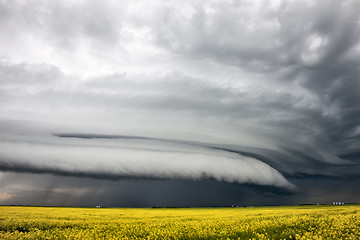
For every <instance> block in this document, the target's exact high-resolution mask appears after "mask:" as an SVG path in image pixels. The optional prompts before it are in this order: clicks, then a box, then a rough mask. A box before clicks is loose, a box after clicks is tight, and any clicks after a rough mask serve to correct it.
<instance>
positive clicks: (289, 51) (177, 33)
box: [0, 0, 360, 201]
mask: <svg viewBox="0 0 360 240" xmlns="http://www.w3.org/2000/svg"><path fill="white" fill-rule="evenodd" d="M357 9H359V3H358V2H357V1H352V0H350V1H332V2H327V1H317V2H311V1H292V2H287V1H286V2H285V1H270V2H269V1H266V2H265V1H256V2H251V3H250V2H247V3H236V2H231V1H209V2H206V3H203V2H197V1H195V2H194V1H191V2H190V1H189V2H187V1H184V2H181V3H178V2H175V1H170V2H166V3H165V2H161V1H152V2H151V3H148V2H143V1H136V2H131V3H118V2H107V3H106V4H104V3H100V2H98V1H95V2H91V3H87V2H74V3H68V2H61V3H53V2H48V1H36V2H33V3H31V4H30V3H24V2H21V1H2V2H1V3H0V13H1V14H0V16H1V17H0V18H1V21H0V28H1V29H2V31H4V32H6V34H2V35H3V36H4V37H2V38H1V39H0V45H1V46H2V47H1V49H0V57H1V58H0V60H1V61H0V83H1V85H0V94H1V102H2V104H1V107H0V123H1V133H2V134H1V135H2V137H1V148H0V149H1V154H0V159H1V169H2V170H3V171H14V172H33V173H35V172H37V173H52V174H61V175H67V176H70V175H71V176H82V177H93V178H108V179H117V178H118V179H123V178H124V177H126V178H127V177H136V178H151V179H156V178H158V179H165V178H166V179H183V180H184V179H188V180H189V179H191V180H200V182H203V181H202V180H203V179H205V178H206V179H209V178H210V179H216V180H219V181H225V182H237V183H252V184H258V185H267V186H276V187H289V186H291V184H290V183H289V182H293V181H295V182H296V183H295V184H296V185H298V187H300V192H301V191H302V190H304V189H306V186H307V185H308V184H309V181H308V180H306V179H308V178H309V179H310V178H312V177H319V178H324V179H328V178H331V179H338V180H339V181H343V179H357V178H358V177H359V175H358V173H357V171H358V169H359V163H360V162H359V160H360V158H359V156H360V154H359V150H358V149H359V148H360V141H359V136H360V125H359V122H360V108H359V106H358V105H359V103H360V81H359V75H360V72H359V67H358V66H359V64H360V62H359V61H360V60H359V59H360V58H359V54H360V39H359V38H360V13H359V11H358V10H357ZM65 133H70V134H90V135H92V134H95V135H98V136H103V137H102V138H96V139H86V138H83V137H84V135H82V138H59V137H56V136H54V135H52V134H65ZM90 135H89V136H90ZM95 135H94V136H95ZM109 135H110V136H132V137H130V138H113V139H110V138H104V136H109ZM78 136H81V135H78ZM134 136H139V137H140V138H133V137H134ZM118 155H119V156H122V158H117V157H116V156H118ZM30 156H31V157H30ZM99 156H105V157H104V159H103V158H101V157H99ZM149 156H151V157H149ZM47 159H53V161H48V160H47ZM73 159H76V161H75V160H73ZM100 159H101V160H100ZM126 159H132V160H131V161H127V160H126ZM169 159H172V160H173V161H169ZM101 161H102V164H100V162H101ZM99 165H101V167H102V168H101V169H102V170H101V171H99ZM54 178H55V177H54ZM285 178H286V179H285ZM301 179H302V180H301ZM99 181H100V180H99ZM174 181H175V180H174ZM176 181H177V180H176ZM302 181H303V182H304V184H303V182H302ZM324 181H325V180H324ZM145 182H146V181H145ZM325 182H326V181H325ZM305 183H306V184H305ZM200 185H201V184H200ZM304 191H305V190H304ZM312 191H315V190H312ZM273 192H276V191H275V190H273ZM299 194H300V193H299ZM302 194H303V195H304V196H308V197H309V199H310V198H312V197H310V195H307V193H306V192H303V193H302ZM344 194H345V193H344ZM6 196H7V195H6ZM3 198H6V197H5V195H4V196H3ZM312 199H315V198H312ZM289 201H290V200H289Z"/></svg>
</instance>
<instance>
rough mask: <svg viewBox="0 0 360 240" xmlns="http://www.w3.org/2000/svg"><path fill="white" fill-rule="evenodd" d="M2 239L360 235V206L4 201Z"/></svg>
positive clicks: (0, 226)
mask: <svg viewBox="0 0 360 240" xmlns="http://www.w3.org/2000/svg"><path fill="white" fill-rule="evenodd" d="M0 239H360V206H359V205H347V206H346V205H345V206H296V207H253V208H183V209H181V208H179V209H177V208H170V209H169V208H161V209H158V208H156V209H141V208H140V209H139V208H137V209H132V208H64V207H7V206H3V207H0Z"/></svg>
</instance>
